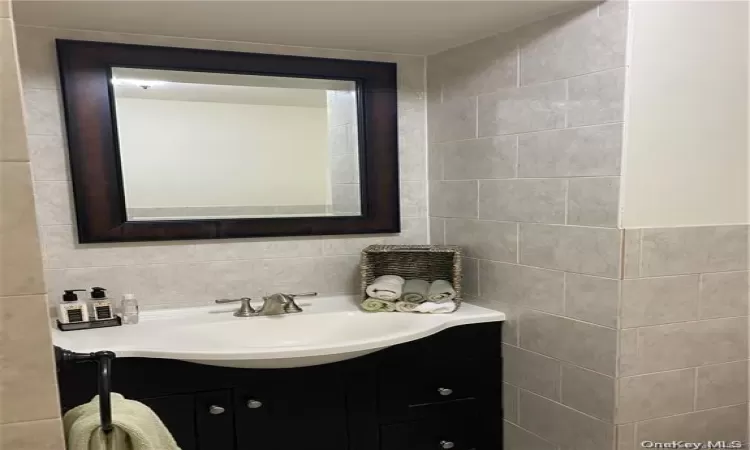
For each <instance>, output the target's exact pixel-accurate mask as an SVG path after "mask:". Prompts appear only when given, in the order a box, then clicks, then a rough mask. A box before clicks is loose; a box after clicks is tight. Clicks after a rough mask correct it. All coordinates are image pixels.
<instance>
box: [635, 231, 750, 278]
mask: <svg viewBox="0 0 750 450" xmlns="http://www.w3.org/2000/svg"><path fill="white" fill-rule="evenodd" d="M641 251H642V254H641V270H642V273H641V276H658V275H676V274H685V273H699V272H722V271H730V270H745V269H747V267H748V264H747V263H748V227H747V225H732V226H709V227H686V228H652V229H644V230H643V241H642V244H641Z"/></svg>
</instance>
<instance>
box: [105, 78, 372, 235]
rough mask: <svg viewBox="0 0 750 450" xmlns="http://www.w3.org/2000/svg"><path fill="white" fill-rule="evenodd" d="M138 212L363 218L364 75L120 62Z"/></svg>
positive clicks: (155, 216)
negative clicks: (360, 83)
mask: <svg viewBox="0 0 750 450" xmlns="http://www.w3.org/2000/svg"><path fill="white" fill-rule="evenodd" d="M112 85H113V93H114V99H115V105H114V106H115V113H116V123H117V135H118V140H119V152H120V160H121V166H122V176H123V184H124V188H125V204H126V210H127V215H128V220H169V219H175V220H181V219H188V218H190V219H201V218H211V219H213V218H247V217H295V216H331V215H345V216H357V215H360V214H361V207H360V203H361V202H360V187H359V182H360V179H359V173H360V170H359V160H358V129H357V128H358V127H357V117H358V116H357V94H356V92H357V91H356V84H355V82H353V81H342V80H320V79H311V78H289V77H273V76H256V75H235V74H225V73H207V72H185V71H171V70H151V69H134V68H123V67H114V68H112Z"/></svg>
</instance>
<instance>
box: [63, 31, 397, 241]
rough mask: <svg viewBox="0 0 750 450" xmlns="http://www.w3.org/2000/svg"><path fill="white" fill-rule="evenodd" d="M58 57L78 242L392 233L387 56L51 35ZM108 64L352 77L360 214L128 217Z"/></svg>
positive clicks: (392, 136)
mask: <svg viewBox="0 0 750 450" xmlns="http://www.w3.org/2000/svg"><path fill="white" fill-rule="evenodd" d="M57 55H58V62H59V67H60V77H61V85H62V93H63V104H64V110H65V121H66V128H67V139H68V149H69V154H70V166H71V175H72V180H73V193H74V198H75V208H76V220H77V224H78V240H79V242H81V243H93V242H124V241H157V240H181V239H217V238H240V237H262V236H306V235H336V234H360V233H397V232H399V231H400V214H399V193H398V192H399V191H398V189H399V179H398V135H397V133H398V127H397V111H396V65H395V64H393V63H383V62H371V61H354V60H339V59H325V58H312V57H302V56H286V55H270V54H257V53H239V52H225V51H214V50H200V49H187V48H176V47H153V46H141V45H127V44H112V43H103V42H90V41H70V40H59V39H58V40H57ZM112 67H133V68H144V69H163V70H185V71H193V72H219V73H233V74H249V75H269V76H286V77H303V78H323V79H337V80H350V81H354V82H356V85H357V98H358V108H357V109H358V111H357V113H358V122H359V123H358V129H359V164H360V198H361V204H362V213H361V215H359V216H319V217H279V218H252V219H247V218H236V219H231V218H230V219H200V220H196V219H188V220H153V221H142V220H138V221H129V220H128V218H127V214H126V211H125V192H124V187H123V179H122V170H121V166H120V153H119V152H120V150H119V145H118V139H117V126H116V122H115V120H116V118H115V114H114V96H113V92H112V84H111V83H110V78H111V68H112ZM289 181H290V182H291V183H293V182H294V180H289Z"/></svg>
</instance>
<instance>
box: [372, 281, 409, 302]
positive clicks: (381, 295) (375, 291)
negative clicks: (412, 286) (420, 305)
mask: <svg viewBox="0 0 750 450" xmlns="http://www.w3.org/2000/svg"><path fill="white" fill-rule="evenodd" d="M403 287H404V279H403V278H401V277H400V276H398V275H383V276H380V277H377V278H375V281H373V282H372V283H371V284H370V285H369V286H367V289H365V291H366V292H367V295H369V296H370V297H372V298H376V299H378V300H389V301H394V300H398V299H399V298H401V292H402V291H403Z"/></svg>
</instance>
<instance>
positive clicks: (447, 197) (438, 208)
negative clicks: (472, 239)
mask: <svg viewBox="0 0 750 450" xmlns="http://www.w3.org/2000/svg"><path fill="white" fill-rule="evenodd" d="M477 191H478V188H477V182H476V181H471V180H469V181H431V182H430V215H432V216H437V217H477V210H478V197H479V195H478V192H477Z"/></svg>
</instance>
